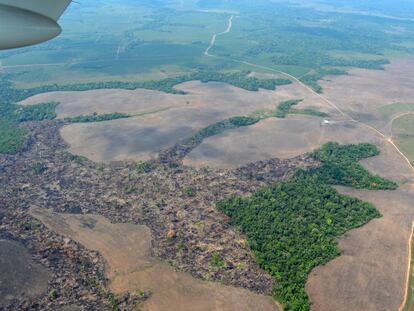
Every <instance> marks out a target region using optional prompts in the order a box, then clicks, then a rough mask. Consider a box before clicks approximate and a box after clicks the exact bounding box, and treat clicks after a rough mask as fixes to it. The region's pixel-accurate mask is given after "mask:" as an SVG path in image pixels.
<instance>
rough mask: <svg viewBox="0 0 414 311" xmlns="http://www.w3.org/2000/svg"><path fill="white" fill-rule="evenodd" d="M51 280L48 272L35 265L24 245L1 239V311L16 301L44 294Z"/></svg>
mask: <svg viewBox="0 0 414 311" xmlns="http://www.w3.org/2000/svg"><path fill="white" fill-rule="evenodd" d="M49 279H50V273H49V272H48V270H47V269H46V268H44V267H43V266H41V265H40V264H38V263H35V262H34V261H33V260H32V258H31V256H30V254H29V253H28V251H27V250H26V248H25V247H24V246H23V245H21V244H19V243H17V242H15V241H9V240H1V239H0V310H2V307H6V306H7V305H8V304H9V303H11V302H12V301H14V300H17V301H19V300H23V298H26V299H27V298H36V297H38V296H40V295H42V294H44V293H45V291H46V290H47V286H48V281H49Z"/></svg>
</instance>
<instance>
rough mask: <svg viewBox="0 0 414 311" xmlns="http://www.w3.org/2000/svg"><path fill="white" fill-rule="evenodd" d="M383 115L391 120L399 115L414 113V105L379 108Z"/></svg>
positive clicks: (402, 104)
mask: <svg viewBox="0 0 414 311" xmlns="http://www.w3.org/2000/svg"><path fill="white" fill-rule="evenodd" d="M378 110H379V112H380V113H381V115H382V116H383V117H385V118H390V117H392V116H394V115H396V114H398V113H404V112H414V103H395V104H390V105H385V106H382V107H380V108H378Z"/></svg>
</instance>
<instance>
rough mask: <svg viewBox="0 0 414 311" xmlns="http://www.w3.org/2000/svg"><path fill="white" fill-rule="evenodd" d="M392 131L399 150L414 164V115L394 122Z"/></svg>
mask: <svg viewBox="0 0 414 311" xmlns="http://www.w3.org/2000/svg"><path fill="white" fill-rule="evenodd" d="M392 131H393V135H394V140H395V143H396V144H397V146H398V148H400V149H401V151H402V152H403V153H404V154H405V156H406V157H407V158H408V159H409V160H410V161H411V162H414V114H410V115H405V116H402V117H400V118H398V119H396V120H394V122H393V124H392Z"/></svg>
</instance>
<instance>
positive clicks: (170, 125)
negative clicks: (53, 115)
mask: <svg viewBox="0 0 414 311" xmlns="http://www.w3.org/2000/svg"><path fill="white" fill-rule="evenodd" d="M177 88H178V89H180V90H183V91H186V92H188V95H171V94H165V93H161V92H156V91H148V90H136V91H126V90H96V91H86V92H56V93H46V94H40V95H37V96H33V97H31V98H29V99H27V100H25V101H23V102H22V104H36V103H39V102H48V101H58V102H60V103H61V104H60V105H59V106H58V108H57V113H58V117H59V118H64V117H71V116H72V117H73V116H78V115H86V114H91V113H94V112H96V113H98V114H104V113H112V112H122V113H130V114H133V115H136V114H138V116H136V117H133V118H130V119H121V120H113V121H107V122H102V123H87V124H70V125H67V126H65V127H63V129H62V131H61V134H62V137H63V138H64V139H65V141H66V142H67V143H68V144H69V145H70V150H71V151H72V152H73V153H76V154H79V155H83V156H86V157H88V158H89V159H91V160H94V161H97V162H109V161H119V160H149V159H151V158H153V157H154V156H155V155H156V154H157V153H158V152H159V151H160V150H162V149H165V148H167V147H170V146H172V145H174V144H175V143H177V142H178V141H180V140H182V139H184V138H187V137H189V136H191V135H192V134H194V133H195V132H196V131H198V130H200V129H202V128H204V127H206V126H208V125H210V124H212V123H215V122H218V121H221V120H223V119H226V118H229V117H232V116H244V115H249V114H251V113H253V112H256V111H261V110H269V109H270V110H274V109H275V107H276V106H277V104H278V103H279V102H280V101H284V100H288V99H295V98H302V96H303V95H305V94H306V93H304V92H303V90H302V89H300V88H297V87H295V85H287V86H280V87H278V88H277V90H276V91H267V90H260V91H258V92H249V91H245V90H243V89H239V88H236V87H233V86H230V85H226V84H222V83H201V82H197V81H194V82H188V83H184V84H181V85H179V86H177ZM308 97H309V98H306V100H305V101H304V102H303V103H301V106H318V105H321V104H320V103H319V101H318V99H316V98H314V97H312V96H308ZM303 98H304V97H303ZM312 99H313V100H312Z"/></svg>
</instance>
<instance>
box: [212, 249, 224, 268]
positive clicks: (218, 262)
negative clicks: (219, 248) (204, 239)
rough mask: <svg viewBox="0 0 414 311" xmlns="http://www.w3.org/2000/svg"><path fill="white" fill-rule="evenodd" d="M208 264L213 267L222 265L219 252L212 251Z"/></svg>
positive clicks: (222, 261)
mask: <svg viewBox="0 0 414 311" xmlns="http://www.w3.org/2000/svg"><path fill="white" fill-rule="evenodd" d="M210 266H212V267H214V268H222V267H224V260H223V258H222V257H221V254H220V253H219V252H214V253H213V255H212V256H211V259H210Z"/></svg>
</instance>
